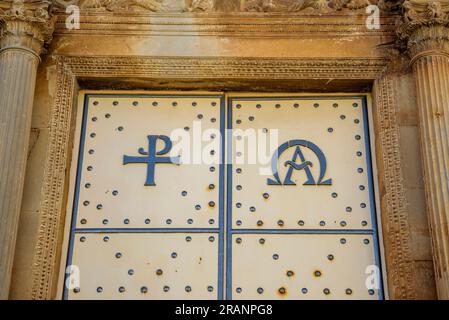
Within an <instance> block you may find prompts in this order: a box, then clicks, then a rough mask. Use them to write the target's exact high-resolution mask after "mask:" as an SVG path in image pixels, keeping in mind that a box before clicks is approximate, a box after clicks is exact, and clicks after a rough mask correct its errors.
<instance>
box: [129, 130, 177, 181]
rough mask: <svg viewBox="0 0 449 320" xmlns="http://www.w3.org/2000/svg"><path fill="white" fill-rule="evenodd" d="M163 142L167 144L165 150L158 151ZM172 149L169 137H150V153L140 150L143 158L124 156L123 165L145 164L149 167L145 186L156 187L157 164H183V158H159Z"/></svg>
mask: <svg viewBox="0 0 449 320" xmlns="http://www.w3.org/2000/svg"><path fill="white" fill-rule="evenodd" d="M158 140H161V141H163V142H164V143H165V146H164V148H163V149H162V150H161V151H156V145H157V141H158ZM171 149H172V142H171V140H170V138H169V137H167V136H155V135H152V136H148V152H146V151H145V149H144V148H139V150H138V152H139V154H140V155H142V156H143V157H134V156H126V155H125V156H123V165H127V164H132V163H145V164H146V165H147V178H146V181H145V186H155V185H156V183H155V182H154V172H155V169H156V164H158V163H168V164H176V165H180V164H181V158H180V157H179V156H178V157H159V156H163V155H166V154H167V153H169V152H170V150H171Z"/></svg>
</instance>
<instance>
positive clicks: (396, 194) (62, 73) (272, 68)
mask: <svg viewBox="0 0 449 320" xmlns="http://www.w3.org/2000/svg"><path fill="white" fill-rule="evenodd" d="M55 59H56V64H57V89H56V90H57V93H56V101H55V102H54V104H53V105H52V106H51V120H50V121H51V123H50V143H49V145H48V150H47V153H46V154H47V156H46V160H45V172H44V183H43V189H42V207H41V210H40V212H41V217H40V223H39V225H40V230H39V236H38V243H37V246H36V251H35V257H34V264H33V289H32V297H33V298H34V299H54V298H57V297H56V296H55V294H56V290H55V288H56V283H57V279H58V272H59V262H60V256H59V255H60V250H61V246H62V244H61V237H62V232H63V227H64V226H63V225H64V219H65V217H64V215H65V199H64V194H65V192H66V190H65V188H66V184H67V179H68V177H67V166H68V165H69V162H70V149H71V139H73V137H71V134H72V132H73V131H72V129H73V126H74V123H73V121H74V117H73V116H74V112H75V110H74V108H75V105H74V97H75V96H76V95H77V92H76V90H77V89H76V88H77V81H78V80H86V79H94V80H98V79H100V80H101V78H103V79H108V81H111V79H113V80H114V81H115V82H120V81H125V80H126V79H129V78H139V79H160V80H163V81H170V79H180V78H182V79H187V80H188V79H190V80H195V81H197V80H202V79H203V80H207V81H226V80H227V79H241V80H242V81H247V80H249V79H250V80H255V81H258V80H266V79H271V80H273V81H277V80H280V81H282V80H292V79H370V80H372V81H373V80H374V79H376V78H378V77H379V75H380V74H381V73H382V70H384V68H385V66H386V64H387V61H386V60H383V59H304V58H298V59H276V58H264V59H256V58H241V57H239V58H237V57H236V58H233V57H229V58H204V57H203V58H200V57H192V58H173V57H171V58H170V57H124V56H122V57H121V56H107V57H106V56H90V57H80V56H56V57H55ZM375 96H376V97H377V99H376V100H377V101H376V105H377V107H376V108H375V112H376V116H375V117H376V119H377V128H376V135H379V136H380V139H379V150H378V154H379V155H383V156H382V161H381V162H382V164H383V166H384V168H383V173H382V178H381V179H382V181H383V182H382V188H383V190H384V191H383V193H385V194H386V198H385V197H383V198H382V200H381V202H382V208H383V210H382V220H383V221H385V222H384V223H383V224H384V225H385V226H387V227H388V228H387V229H386V230H384V238H385V239H388V240H387V249H388V257H387V261H386V264H387V269H388V272H389V281H391V286H390V298H394V299H405V298H413V297H414V296H415V290H416V285H415V284H414V278H413V268H412V265H411V263H412V262H411V261H410V257H409V256H410V253H409V251H410V248H409V241H410V239H409V234H408V216H407V210H406V200H405V195H404V186H403V182H402V179H401V178H400V177H401V176H402V175H401V169H400V168H401V163H400V161H401V160H400V153H399V138H398V124H397V121H396V120H395V119H396V118H395V101H396V100H395V98H394V90H393V88H392V85H391V82H389V81H386V80H382V81H381V82H378V84H377V86H376V89H375ZM398 177H399V178H398Z"/></svg>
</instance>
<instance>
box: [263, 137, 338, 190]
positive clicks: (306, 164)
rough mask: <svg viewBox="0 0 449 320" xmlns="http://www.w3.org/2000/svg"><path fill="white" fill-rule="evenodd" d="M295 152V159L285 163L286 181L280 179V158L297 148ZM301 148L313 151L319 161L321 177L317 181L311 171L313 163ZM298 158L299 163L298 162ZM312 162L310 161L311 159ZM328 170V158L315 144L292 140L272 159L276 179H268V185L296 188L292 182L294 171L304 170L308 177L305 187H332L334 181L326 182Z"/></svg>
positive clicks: (281, 147) (282, 146) (272, 168)
mask: <svg viewBox="0 0 449 320" xmlns="http://www.w3.org/2000/svg"><path fill="white" fill-rule="evenodd" d="M295 147H296V149H295V152H294V154H293V158H292V160H291V161H286V162H285V163H284V166H285V167H288V170H287V173H286V175H285V178H284V181H282V180H281V178H280V177H279V172H278V170H279V158H280V157H281V155H282V154H283V153H284V152H285V151H286V150H287V149H290V148H295ZM301 148H306V149H309V150H311V151H312V152H313V153H314V154H315V155H316V157H317V159H318V164H319V166H320V167H319V169H320V171H319V177H318V179H315V177H314V176H313V174H312V171H311V170H310V168H311V167H313V166H314V163H313V162H312V161H308V160H306V158H305V157H304V153H303V152H302V151H301ZM298 158H299V161H300V162H298ZM309 160H310V159H309ZM326 169H327V163H326V157H325V155H324V153H323V151H322V150H321V149H320V148H319V147H318V146H317V145H316V144H314V143H312V142H310V141H306V140H290V141H288V142H286V143H284V144H282V145H281V146H280V147H279V148H278V149H277V151H276V152H275V154H274V155H273V158H272V159H271V171H272V172H273V178H274V179H268V180H267V183H268V185H271V186H276V185H278V186H279V185H283V186H295V185H296V183H294V182H293V181H292V175H293V171H294V170H298V171H299V170H304V172H305V173H306V176H307V181H306V182H305V183H304V185H305V186H330V185H332V179H327V180H325V175H326Z"/></svg>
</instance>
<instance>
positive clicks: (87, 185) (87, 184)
mask: <svg viewBox="0 0 449 320" xmlns="http://www.w3.org/2000/svg"><path fill="white" fill-rule="evenodd" d="M91 186H92V185H91V184H90V183H86V184H85V185H84V187H85V188H86V189H89V188H90V187H91Z"/></svg>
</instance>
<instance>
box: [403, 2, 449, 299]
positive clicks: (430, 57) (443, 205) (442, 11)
mask: <svg viewBox="0 0 449 320" xmlns="http://www.w3.org/2000/svg"><path fill="white" fill-rule="evenodd" d="M404 9H405V10H404V23H403V24H402V25H401V26H400V28H399V36H400V37H401V38H402V39H403V40H406V44H407V48H408V51H409V53H410V57H411V63H412V66H413V71H414V75H415V79H416V86H417V95H418V109H419V110H418V114H419V121H420V136H421V150H422V160H423V168H424V169H423V170H424V181H425V189H426V198H427V211H428V216H429V223H430V231H431V236H432V246H433V260H434V267H435V278H436V285H437V291H438V297H439V298H440V299H449V1H448V0H439V1H424V0H420V1H419V0H412V1H410V0H407V1H405V3H404Z"/></svg>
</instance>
